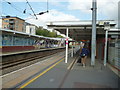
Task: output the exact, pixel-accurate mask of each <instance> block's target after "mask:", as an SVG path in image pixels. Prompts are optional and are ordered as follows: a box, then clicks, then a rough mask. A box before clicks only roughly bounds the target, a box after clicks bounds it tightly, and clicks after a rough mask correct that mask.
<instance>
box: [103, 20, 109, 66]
mask: <svg viewBox="0 0 120 90" xmlns="http://www.w3.org/2000/svg"><path fill="white" fill-rule="evenodd" d="M104 27H105V28H104V30H106V31H105V47H104V66H106V61H107V60H106V59H107V41H108V30H109V29H110V24H109V22H104Z"/></svg>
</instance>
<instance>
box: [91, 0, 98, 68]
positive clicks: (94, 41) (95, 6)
mask: <svg viewBox="0 0 120 90" xmlns="http://www.w3.org/2000/svg"><path fill="white" fill-rule="evenodd" d="M91 10H92V41H91V47H92V50H91V66H94V65H95V55H96V54H95V53H96V11H97V1H96V0H93V2H92V9H91Z"/></svg>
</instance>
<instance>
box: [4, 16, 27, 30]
mask: <svg viewBox="0 0 120 90" xmlns="http://www.w3.org/2000/svg"><path fill="white" fill-rule="evenodd" d="M2 28H3V29H9V30H15V31H19V32H25V20H23V19H21V18H19V17H12V16H6V17H3V18H2Z"/></svg>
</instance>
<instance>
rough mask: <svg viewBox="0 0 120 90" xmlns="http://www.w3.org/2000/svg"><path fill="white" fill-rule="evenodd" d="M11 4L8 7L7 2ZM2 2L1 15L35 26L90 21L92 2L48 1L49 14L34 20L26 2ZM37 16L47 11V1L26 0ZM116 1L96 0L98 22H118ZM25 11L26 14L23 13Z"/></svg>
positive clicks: (83, 0) (84, 0)
mask: <svg viewBox="0 0 120 90" xmlns="http://www.w3.org/2000/svg"><path fill="white" fill-rule="evenodd" d="M8 1H9V2H11V5H9V4H8V3H7V2H8ZM16 1H17V2H15V0H3V2H2V15H10V16H18V17H20V18H23V19H25V20H26V21H27V22H30V23H32V24H35V25H37V26H45V24H46V22H50V21H74V20H77V21H78V20H91V19H92V11H91V10H90V9H91V7H92V0H48V2H49V4H48V5H49V13H45V14H43V15H37V17H38V19H37V20H36V19H35V17H34V16H33V13H32V11H31V10H30V7H29V6H28V5H27V4H26V0H16ZM28 1H29V3H30V5H31V6H32V8H33V10H34V12H35V13H36V14H37V13H39V12H42V11H46V10H47V3H46V1H47V0H28ZM118 1H120V0H97V19H98V20H118ZM25 9H26V14H23V11H24V10H25Z"/></svg>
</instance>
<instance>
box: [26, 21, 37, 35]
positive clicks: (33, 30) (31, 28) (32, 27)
mask: <svg viewBox="0 0 120 90" xmlns="http://www.w3.org/2000/svg"><path fill="white" fill-rule="evenodd" d="M25 27H26V33H28V34H32V35H35V34H36V27H37V26H35V25H33V24H30V23H27V22H25Z"/></svg>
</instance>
